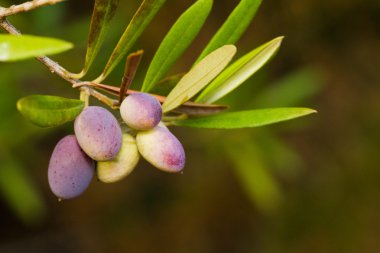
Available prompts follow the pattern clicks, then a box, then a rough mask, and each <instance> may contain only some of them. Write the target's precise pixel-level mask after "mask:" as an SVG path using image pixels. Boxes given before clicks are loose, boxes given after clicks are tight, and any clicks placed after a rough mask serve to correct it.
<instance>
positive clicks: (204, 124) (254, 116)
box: [174, 107, 316, 129]
mask: <svg viewBox="0 0 380 253" xmlns="http://www.w3.org/2000/svg"><path fill="white" fill-rule="evenodd" d="M315 112H316V111H315V110H313V109H309V108H295V107H294V108H292V107H289V108H270V109H257V110H249V111H239V112H228V113H223V114H218V115H213V116H207V117H199V118H191V119H185V120H178V121H175V122H174V124H175V125H177V126H185V127H196V128H214V129H235V128H246V127H259V126H264V125H269V124H273V123H277V122H281V121H285V120H290V119H294V118H298V117H302V116H305V115H308V114H311V113H315Z"/></svg>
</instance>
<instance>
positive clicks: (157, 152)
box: [136, 126, 186, 173]
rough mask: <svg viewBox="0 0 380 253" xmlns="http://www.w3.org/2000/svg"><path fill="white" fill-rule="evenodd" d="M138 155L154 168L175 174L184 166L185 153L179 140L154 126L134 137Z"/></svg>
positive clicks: (165, 130)
mask: <svg viewBox="0 0 380 253" xmlns="http://www.w3.org/2000/svg"><path fill="white" fill-rule="evenodd" d="M136 143H137V148H138V149H139V152H140V154H141V155H142V156H143V157H144V158H145V159H146V160H147V161H148V162H149V163H151V164H152V165H153V166H155V167H156V168H158V169H160V170H162V171H165V172H169V173H177V172H180V171H182V170H183V168H184V166H185V160H186V158H185V151H184V149H183V146H182V144H181V143H180V142H179V140H178V139H177V138H176V137H175V136H174V135H173V134H172V133H171V132H170V131H169V130H168V129H167V128H166V127H162V126H156V127H155V128H153V129H151V130H148V131H141V132H138V133H137V136H136Z"/></svg>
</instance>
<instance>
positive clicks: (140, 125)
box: [120, 93, 162, 130]
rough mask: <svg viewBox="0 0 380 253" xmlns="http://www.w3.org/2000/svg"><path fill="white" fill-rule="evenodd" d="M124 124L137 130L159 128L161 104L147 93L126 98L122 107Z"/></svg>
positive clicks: (121, 112) (121, 113)
mask: <svg viewBox="0 0 380 253" xmlns="http://www.w3.org/2000/svg"><path fill="white" fill-rule="evenodd" d="M120 115H121V117H122V119H123V120H124V122H125V123H126V124H127V125H128V126H129V127H131V128H133V129H136V130H149V129H152V128H153V127H155V126H157V124H158V123H159V122H160V120H161V117H162V108H161V104H160V102H159V101H158V100H157V99H156V98H155V97H153V96H152V95H149V94H147V93H135V94H132V95H129V96H128V97H126V98H125V99H124V101H123V103H122V104H121V106H120Z"/></svg>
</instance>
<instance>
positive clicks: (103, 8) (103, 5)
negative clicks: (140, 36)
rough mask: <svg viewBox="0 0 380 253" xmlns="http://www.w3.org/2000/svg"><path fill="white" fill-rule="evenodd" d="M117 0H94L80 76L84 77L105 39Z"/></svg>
mask: <svg viewBox="0 0 380 253" xmlns="http://www.w3.org/2000/svg"><path fill="white" fill-rule="evenodd" d="M118 4H119V0H95V5H94V10H93V12H92V18H91V26H90V32H89V35H88V44H87V53H86V60H85V63H84V67H83V70H82V73H81V76H84V75H85V74H86V73H87V71H88V69H89V68H90V66H91V64H92V63H93V61H94V59H95V57H96V56H97V54H98V52H99V50H100V47H101V45H102V43H103V41H104V39H105V37H106V32H107V30H108V27H109V24H110V21H111V20H112V18H113V16H114V15H115V12H116V9H117V6H118Z"/></svg>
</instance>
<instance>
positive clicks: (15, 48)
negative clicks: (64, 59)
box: [0, 34, 73, 62]
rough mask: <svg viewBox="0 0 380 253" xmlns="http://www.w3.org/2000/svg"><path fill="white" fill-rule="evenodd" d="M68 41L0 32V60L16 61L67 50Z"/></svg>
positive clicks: (69, 44)
mask: <svg viewBox="0 0 380 253" xmlns="http://www.w3.org/2000/svg"><path fill="white" fill-rule="evenodd" d="M72 47H73V45H72V44H71V43H69V42H66V41H63V40H59V39H53V38H47V37H38V36H32V35H10V34H0V62H2V61H3V62H5V61H18V60H24V59H28V58H33V57H37V56H43V55H50V54H57V53H61V52H64V51H66V50H69V49H70V48H72Z"/></svg>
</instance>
